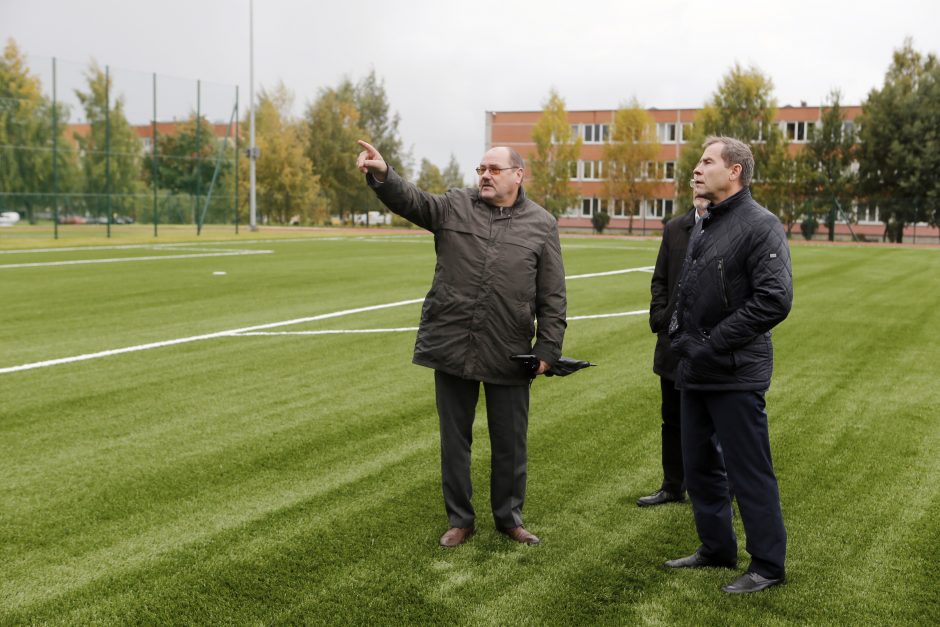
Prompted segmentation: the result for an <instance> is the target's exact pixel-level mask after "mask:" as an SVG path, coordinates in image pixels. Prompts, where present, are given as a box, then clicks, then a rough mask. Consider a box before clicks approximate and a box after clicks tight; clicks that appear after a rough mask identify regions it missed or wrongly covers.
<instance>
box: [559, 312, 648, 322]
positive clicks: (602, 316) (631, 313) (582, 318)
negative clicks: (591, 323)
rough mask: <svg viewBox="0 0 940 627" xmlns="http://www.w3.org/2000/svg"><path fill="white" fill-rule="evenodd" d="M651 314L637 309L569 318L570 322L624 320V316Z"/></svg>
mask: <svg viewBox="0 0 940 627" xmlns="http://www.w3.org/2000/svg"><path fill="white" fill-rule="evenodd" d="M649 312H650V310H649V309H637V310H636V311H620V312H617V313H608V314H591V315H589V316H568V321H569V322H570V321H572V320H595V319H597V318H622V317H623V316H645V315H646V314H648V313H649Z"/></svg>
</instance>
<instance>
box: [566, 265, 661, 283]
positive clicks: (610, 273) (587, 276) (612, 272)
mask: <svg viewBox="0 0 940 627" xmlns="http://www.w3.org/2000/svg"><path fill="white" fill-rule="evenodd" d="M652 271H653V266H643V267H640V268H624V269H623V270H609V271H608V272H592V273H591V274H575V275H572V276H566V277H565V280H566V281H572V280H574V279H590V278H593V277H597V276H614V275H616V274H627V273H629V272H652Z"/></svg>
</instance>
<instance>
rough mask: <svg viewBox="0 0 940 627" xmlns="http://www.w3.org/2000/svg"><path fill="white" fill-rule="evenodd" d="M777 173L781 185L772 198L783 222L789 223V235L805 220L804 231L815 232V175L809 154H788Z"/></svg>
mask: <svg viewBox="0 0 940 627" xmlns="http://www.w3.org/2000/svg"><path fill="white" fill-rule="evenodd" d="M777 176H778V180H779V181H780V182H781V183H785V184H781V185H776V186H774V187H773V188H772V189H771V190H770V192H769V193H770V196H769V200H768V201H767V202H768V203H770V204H773V206H774V207H776V208H777V214H778V215H779V216H780V221H781V222H783V224H784V225H785V226H786V229H787V237H788V238H789V237H791V236H792V234H793V227H794V226H795V225H796V223H797V222H800V221H801V220H802V223H801V225H800V227H801V232H802V233H803V235H804V237H805V236H806V233H807V229H811V232H810V237H807V238H806V239H810V238H811V237H812V233H815V232H816V227H817V225H818V223H817V222H816V217H815V215H814V213H813V200H814V199H815V198H816V183H815V181H816V178H817V177H816V174H815V172H814V170H813V165H812V161H811V160H810V159H808V158H806V153H805V152H803V153H800V154H796V155H791V154H789V153H785V154H784V155H783V158H782V159H781V161H780V163H779V165H778V167H777Z"/></svg>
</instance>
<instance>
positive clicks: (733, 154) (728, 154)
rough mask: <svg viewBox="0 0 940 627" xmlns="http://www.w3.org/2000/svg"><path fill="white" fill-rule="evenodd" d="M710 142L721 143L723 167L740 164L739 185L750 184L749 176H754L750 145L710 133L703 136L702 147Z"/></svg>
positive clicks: (752, 154)
mask: <svg viewBox="0 0 940 627" xmlns="http://www.w3.org/2000/svg"><path fill="white" fill-rule="evenodd" d="M712 144H722V148H721V160H722V161H724V162H725V167H726V168H728V167H731V166H733V165H734V164H738V165H740V166H741V185H743V186H745V187H747V186H748V185H750V184H751V177H753V176H754V153H752V152H751V149H750V147H749V146H748V145H747V144H745V143H744V142H742V141H741V140H738V139H734V138H733V137H724V136H722V135H710V136H708V137H706V138H705V143H704V144H702V148H708V147H709V146H711V145H712Z"/></svg>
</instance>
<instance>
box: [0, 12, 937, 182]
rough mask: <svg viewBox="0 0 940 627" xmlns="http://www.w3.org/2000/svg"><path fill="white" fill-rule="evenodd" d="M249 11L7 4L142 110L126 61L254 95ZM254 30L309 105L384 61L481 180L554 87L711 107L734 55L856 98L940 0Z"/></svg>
mask: <svg viewBox="0 0 940 627" xmlns="http://www.w3.org/2000/svg"><path fill="white" fill-rule="evenodd" d="M248 7H249V3H248V0H159V1H156V0H151V1H146V2H145V1H142V0H0V37H2V40H3V42H4V43H5V42H6V39H7V38H8V37H13V38H14V39H15V40H16V41H17V43H18V44H19V46H20V48H21V50H22V51H24V52H25V53H27V54H28V55H30V60H31V61H34V60H35V62H36V63H42V61H43V59H42V58H43V57H53V56H55V57H57V59H60V60H62V63H63V65H62V66H60V72H59V73H60V76H62V75H65V76H68V75H69V68H70V67H71V68H73V69H74V68H84V67H87V64H88V62H89V61H90V60H91V59H95V60H97V62H98V63H99V64H100V65H102V66H104V65H109V66H110V67H111V68H113V69H114V71H115V85H116V86H117V88H118V90H122V89H124V90H128V91H131V92H132V93H135V94H138V96H137V97H135V98H132V99H133V100H134V101H135V102H134V106H131V107H129V108H130V109H131V110H139V111H144V112H145V111H149V110H150V109H149V108H148V107H150V106H151V105H150V101H151V97H150V95H149V82H148V80H149V78H148V76H147V74H140V75H137V76H136V77H135V78H132V77H131V75H130V74H129V73H124V74H122V73H120V71H119V70H120V69H127V70H138V71H140V72H142V73H157V74H158V75H160V76H161V77H183V78H189V79H197V78H198V79H202V80H203V81H207V82H209V83H212V84H213V85H209V86H207V88H206V90H205V91H206V93H209V94H210V96H207V100H209V101H211V100H213V98H216V99H219V100H225V101H227V99H228V94H229V93H230V91H231V90H225V89H223V88H222V87H220V86H219V85H223V84H226V85H227V84H231V85H235V84H238V85H240V89H241V99H242V103H243V107H244V103H245V102H246V101H247V99H248V87H249V46H248V40H249V37H248V33H249V8H248ZM254 33H255V84H256V89H257V88H259V87H262V86H263V87H268V88H270V87H273V86H274V85H275V84H276V83H277V81H278V80H283V82H284V83H285V84H286V85H287V87H288V88H290V89H291V90H292V91H293V92H294V94H295V97H296V102H295V107H294V108H295V112H296V113H297V114H300V113H301V112H302V111H303V109H304V108H305V107H306V105H307V103H309V102H310V101H312V100H313V99H315V98H316V96H317V93H318V90H320V89H322V88H324V87H330V86H335V85H336V84H337V83H338V82H339V81H340V80H341V79H342V77H343V76H349V77H351V78H352V79H353V80H358V79H360V78H362V77H363V76H364V75H366V74H367V73H368V72H369V70H370V69H371V68H374V69H375V71H376V73H377V74H378V76H379V77H380V78H381V79H382V80H384V82H385V88H386V91H387V93H388V96H389V100H390V102H391V105H392V108H393V110H395V111H397V112H398V114H399V115H400V116H401V125H400V131H401V136H402V139H403V140H404V142H405V145H406V146H408V147H410V148H411V150H412V157H413V160H414V163H415V164H416V165H417V164H418V163H420V160H421V159H422V158H428V159H430V160H431V161H433V162H434V163H436V164H437V165H439V166H440V167H442V168H443V167H444V166H445V165H446V163H447V161H448V159H449V156H450V154H451V153H453V154H455V155H456V156H457V158H458V160H459V162H460V165H461V168H462V169H463V171H464V175H465V177H467V178H468V179H469V174H470V170H471V168H473V167H474V166H475V165H476V164H477V162H478V160H479V157H480V155H481V154H482V152H483V147H484V112H485V111H506V110H537V109H540V108H541V106H542V104H543V102H544V100H545V98H546V96H547V94H548V91H549V89H550V88H551V87H555V88H556V89H557V90H558V91H559V93H560V94H561V95H562V97H563V98H564V99H565V101H566V103H567V107H568V109H569V110H578V109H609V108H616V107H617V106H618V104H620V103H622V102H624V101H626V100H628V99H630V98H631V97H633V96H636V97H637V98H638V99H639V101H640V103H641V104H642V105H644V106H647V107H660V108H674V107H698V106H701V105H702V103H703V102H704V101H705V100H706V98H707V97H708V96H709V95H710V94H711V93H712V92H713V91H714V89H715V87H716V86H717V84H718V82H719V81H720V80H721V78H722V76H723V75H724V74H725V73H727V71H728V69H729V68H730V67H731V66H732V65H733V64H734V63H735V62H739V63H741V64H742V65H745V66H749V65H753V66H756V67H758V68H759V69H760V70H761V71H763V72H764V73H766V74H767V75H769V76H770V77H771V78H772V79H773V82H774V85H775V95H776V97H777V102H778V104H779V105H786V104H793V105H798V104H800V101H806V102H807V103H809V104H819V103H820V102H821V101H822V100H823V99H824V98H825V97H826V95H827V94H828V93H829V91H830V90H831V89H832V88H834V87H837V88H839V89H841V90H842V93H843V102H844V103H845V104H859V103H860V102H861V101H862V100H863V99H864V98H865V96H866V94H867V93H868V91H869V90H871V89H872V88H873V87H878V86H880V85H881V84H882V81H883V78H884V73H885V70H886V69H887V67H888V65H889V64H890V62H891V53H892V51H893V50H894V49H895V48H897V47H899V46H900V45H901V44H902V43H903V41H904V38H905V37H912V38H913V40H914V46H915V48H916V49H918V50H920V51H921V52H935V53H936V52H938V51H940V2H938V0H894V1H892V2H885V1H881V2H874V1H870V0H857V1H855V2H843V1H832V2H826V1H820V0H813V1H808V0H789V1H784V2H761V1H759V0H758V1H752V2H740V3H734V2H728V3H717V2H701V1H699V2H685V1H679V0H660V1H658V2H634V1H628V0H621V1H619V2H617V1H613V0H611V1H607V0H577V1H574V0H569V1H567V2H562V1H556V0H507V1H505V2H493V1H490V2H473V1H462V2H454V1H452V0H414V1H406V0H398V1H395V0H381V1H377V0H359V1H358V2H326V1H323V2H321V1H318V0H306V1H301V0H256V1H255V5H254ZM66 61H74V62H76V64H77V65H75V66H69V65H68V64H67V63H65V62H66ZM50 65H51V64H50ZM62 68H64V69H62ZM43 71H45V70H43ZM73 73H74V74H77V73H78V72H77V69H76V70H75V72H73ZM65 80H66V82H67V79H65ZM160 81H161V82H160V85H161V87H160V92H161V94H162V95H161V103H162V104H161V106H162V107H163V109H164V110H165V109H166V108H167V107H168V106H169V100H170V96H169V95H168V94H170V93H173V92H174V91H180V90H187V93H189V92H191V89H189V87H188V86H184V85H188V84H184V83H181V82H177V83H176V84H175V85H176V89H175V90H174V88H173V84H174V82H173V81H169V80H164V79H163V78H161V79H160ZM122 84H123V87H122ZM60 91H61V88H60ZM223 92H224V94H225V96H224V97H222V96H220V95H219V94H221V93H223ZM60 97H61V96H60ZM135 107H136V108H135ZM207 107H208V108H210V109H213V110H221V109H224V108H225V107H224V106H221V105H218V104H216V105H215V106H213V105H207ZM243 110H244V109H243ZM142 115H146V114H142ZM182 115H185V112H184V113H182ZM223 115H224V114H216V115H215V117H223ZM74 117H75V114H74V112H73V119H74ZM158 117H162V115H160V114H159V113H158ZM145 121H146V118H145ZM354 152H355V148H354V147H350V158H351V159H352V158H354V155H353V153H354Z"/></svg>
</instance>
